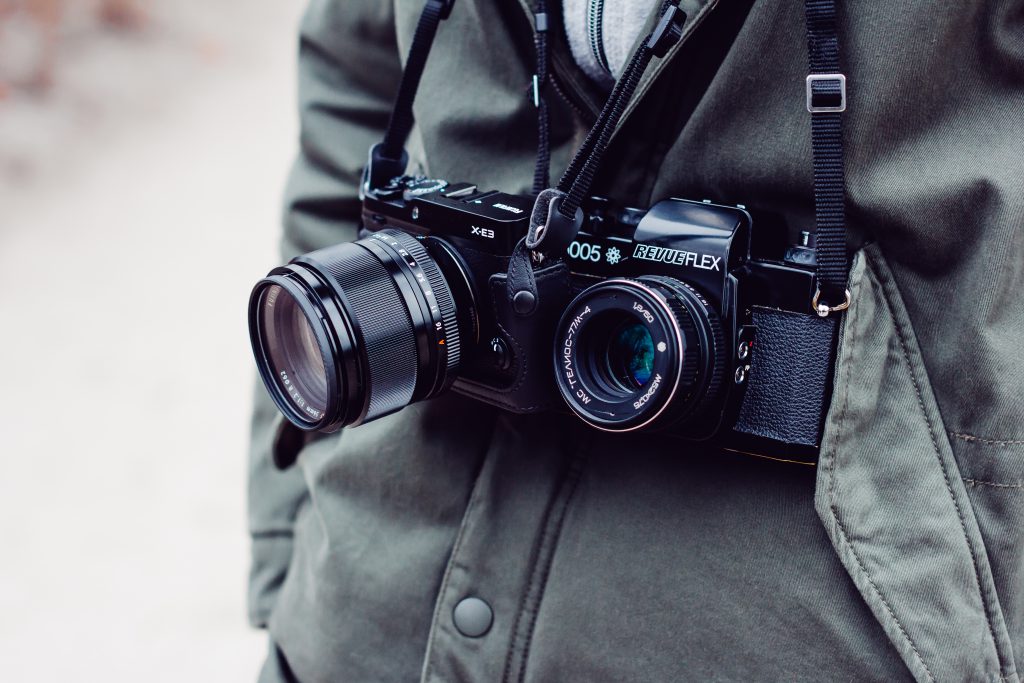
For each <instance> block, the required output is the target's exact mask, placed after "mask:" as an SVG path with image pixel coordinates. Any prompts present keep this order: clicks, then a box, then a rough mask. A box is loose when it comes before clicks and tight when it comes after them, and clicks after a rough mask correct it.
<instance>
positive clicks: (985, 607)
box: [871, 258, 1003, 677]
mask: <svg viewBox="0 0 1024 683" xmlns="http://www.w3.org/2000/svg"><path fill="white" fill-rule="evenodd" d="M871 260H872V261H873V260H874V259H873V258H871ZM872 275H874V273H872ZM881 280H882V278H881V276H879V284H880V285H881V286H882V296H883V298H884V299H885V305H886V307H887V308H888V309H889V315H890V316H891V318H892V321H893V326H894V328H895V329H896V336H897V337H898V338H899V340H900V347H901V350H902V352H903V359H904V360H905V361H906V363H907V368H908V369H909V370H910V381H911V383H912V384H913V385H914V392H915V393H916V394H917V405H918V408H919V409H920V410H921V415H922V416H923V417H924V419H925V423H926V424H927V425H928V435H929V437H930V438H931V441H932V449H933V450H934V451H935V459H936V460H937V461H938V463H939V469H940V470H942V478H943V480H944V482H945V484H946V492H947V493H948V494H949V498H950V500H951V501H952V502H953V507H954V509H956V514H957V517H958V518H959V520H960V530H961V532H962V533H963V536H964V542H965V543H967V549H968V551H969V552H970V555H971V565H972V566H973V568H974V580H975V583H976V585H977V587H978V597H979V598H980V599H981V606H982V611H983V613H984V615H985V622H986V624H987V625H988V634H989V637H990V638H991V639H992V648H993V649H994V650H995V654H996V661H997V663H998V666H999V668H1000V671H999V676H1000V677H1002V676H1003V672H1002V668H1003V662H1002V656H1001V653H1000V651H999V644H998V641H997V640H996V634H995V626H994V623H993V617H992V613H991V606H990V605H989V601H988V600H986V598H985V592H984V591H983V590H982V587H981V586H982V584H981V569H980V567H979V566H978V554H977V550H976V549H975V547H974V543H972V542H971V537H970V535H969V534H968V533H967V521H966V520H965V519H964V513H963V509H962V508H961V506H960V501H958V500H957V498H956V496H955V495H954V493H953V485H952V482H951V480H950V477H949V471H948V470H947V469H946V463H945V462H944V461H943V459H942V453H941V451H940V450H939V441H938V437H937V436H936V429H935V425H934V424H933V423H932V419H931V417H930V416H929V415H928V412H927V411H926V410H925V407H924V398H923V396H922V395H921V387H920V385H919V384H918V381H917V375H916V373H915V372H914V365H913V364H912V363H911V361H910V351H909V349H908V347H907V341H906V338H905V336H904V333H903V328H902V325H901V323H900V321H899V320H898V319H897V317H896V311H895V309H894V308H893V305H892V301H891V300H890V298H889V297H890V293H889V291H888V288H887V284H889V282H890V281H889V280H888V278H887V277H886V282H882V281H881Z"/></svg>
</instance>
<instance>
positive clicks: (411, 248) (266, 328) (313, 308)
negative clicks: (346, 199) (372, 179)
mask: <svg viewBox="0 0 1024 683" xmlns="http://www.w3.org/2000/svg"><path fill="white" fill-rule="evenodd" d="M475 334H476V307H475V302H474V298H473V293H472V287H471V285H470V279H469V277H468V272H467V270H466V268H465V265H464V264H463V263H462V261H461V259H460V258H459V257H458V255H457V254H456V253H455V252H454V250H452V249H451V247H450V246H448V245H447V244H446V243H445V242H443V241H442V240H439V239H436V238H427V239H425V240H421V239H417V238H415V237H412V236H410V235H407V234H406V233H403V232H400V231H397V230H382V231H380V232H377V233H374V234H373V235H371V236H370V237H367V238H366V239H362V240H359V241H357V242H349V243H344V244H339V245H336V246H333V247H328V248H326V249H321V250H319V251H314V252H311V253H309V254H305V255H304V256H300V257H299V258H297V259H295V260H294V261H292V262H291V263H289V264H288V265H287V266H283V267H281V268H276V269H274V270H273V271H271V273H270V274H269V275H268V276H267V277H266V278H264V279H263V280H261V281H260V282H259V283H257V285H256V287H255V288H254V289H253V292H252V296H251V297H250V302H249V336H250V339H251V341H252V347H253V352H254V354H255V356H256V364H257V367H258V369H259V371H260V376H261V377H262V378H263V382H264V384H265V385H266V387H267V390H268V391H269V392H270V395H271V397H272V398H273V399H274V401H275V403H276V404H277V407H278V408H279V409H280V410H281V412H282V413H284V415H285V416H286V417H287V418H288V419H289V420H290V421H291V422H292V423H293V424H295V425H296V426H297V427H299V428H301V429H304V430H309V431H312V430H318V431H333V430H335V429H338V428H339V427H344V426H348V425H356V424H361V423H363V422H367V421H369V420H373V419H375V418H378V417H381V416H383V415H387V414H389V413H392V412H395V411H396V410H399V409H401V408H403V407H404V406H406V405H408V404H410V403H413V402H416V401H419V400H423V399H426V398H430V397H431V396H435V395H436V394H438V393H440V392H442V391H444V390H445V389H447V388H448V387H449V386H450V385H451V383H452V382H453V381H454V380H455V377H456V375H457V373H458V368H459V364H460V362H461V360H462V353H463V348H464V347H463V344H464V343H471V342H472V341H473V337H475Z"/></svg>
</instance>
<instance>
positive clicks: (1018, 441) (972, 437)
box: [949, 432, 1024, 446]
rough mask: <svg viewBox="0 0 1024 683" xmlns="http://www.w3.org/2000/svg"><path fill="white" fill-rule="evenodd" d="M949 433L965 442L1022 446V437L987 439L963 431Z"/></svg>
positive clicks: (1023, 440) (1023, 443)
mask: <svg viewBox="0 0 1024 683" xmlns="http://www.w3.org/2000/svg"><path fill="white" fill-rule="evenodd" d="M949 435H950V436H952V437H955V438H957V439H960V440H961V441H966V442H967V443H983V444H985V445H986V446H1024V439H988V438H985V437H981V436H975V435H974V434H965V433H963V432H950V433H949Z"/></svg>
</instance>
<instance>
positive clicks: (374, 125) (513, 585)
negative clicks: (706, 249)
mask: <svg viewBox="0 0 1024 683" xmlns="http://www.w3.org/2000/svg"><path fill="white" fill-rule="evenodd" d="M549 4H555V5H557V4H558V3H549ZM839 5H840V48H841V63H842V65H843V70H844V72H845V73H846V75H847V77H848V82H849V109H848V111H847V112H846V114H845V115H844V121H845V124H844V125H845V140H846V150H847V156H846V163H847V190H848V198H849V205H848V215H849V223H850V241H851V249H852V250H854V251H855V259H854V266H853V271H852V275H851V291H852V298H853V305H852V306H851V308H850V310H849V311H848V313H847V314H846V315H845V317H844V320H843V325H842V330H841V340H840V351H839V359H838V364H837V370H836V376H835V387H834V393H833V397H832V404H831V408H830V412H829V416H828V421H827V425H826V430H825V437H824V445H823V448H822V453H821V460H820V463H819V464H818V466H817V467H816V468H810V467H800V466H795V465H785V464H780V463H776V462H767V461H760V460H756V459H753V458H749V457H742V456H737V455H728V454H725V453H720V452H714V451H713V450H711V449H709V448H707V447H700V446H697V445H694V444H692V443H687V442H684V441H679V440H673V439H666V438H661V437H656V436H650V435H638V436H610V435H605V434H599V433H597V432H594V431H592V430H589V429H587V428H585V427H583V426H582V425H581V424H580V423H579V421H578V420H576V419H575V418H572V417H569V416H565V415H536V416H516V415H511V414H508V413H502V412H500V411H498V410H496V409H493V408H490V407H487V406H484V405H482V404H480V403H477V402H475V401H472V400H469V399H466V398H463V397H460V396H457V395H448V396H445V397H441V398H438V399H434V400H431V401H428V402H426V403H423V404H419V405H415V406H412V407H409V408H406V409H405V410H403V411H401V412H400V413H398V414H395V415H393V416H390V417H388V418H384V419H381V420H379V421H376V422H373V423H370V424H368V425H364V426H361V427H358V428H354V429H349V430H344V431H343V432H342V433H340V434H337V435H334V436H331V437H328V438H323V439H320V440H317V441H314V442H313V443H310V444H309V445H307V446H306V447H305V448H304V449H303V451H302V453H301V455H300V457H299V460H298V463H297V464H296V465H295V466H294V467H292V468H291V469H289V470H287V471H284V472H279V471H277V470H275V469H274V468H273V466H272V464H271V461H270V456H269V453H270V445H271V441H272V435H273V433H274V430H275V429H276V428H277V425H278V424H279V423H280V420H281V419H282V418H280V417H279V416H278V415H277V413H276V411H275V410H274V409H273V408H272V407H271V406H270V403H269V401H268V400H267V399H266V398H265V397H264V395H263V389H262V387H261V388H260V389H259V391H258V398H257V409H256V414H255V420H254V427H253V441H252V444H253V447H252V455H251V479H250V527H251V531H252V536H253V569H252V577H251V583H250V619H251V621H252V623H253V624H256V625H268V627H269V631H270V635H271V639H272V641H273V644H274V647H273V649H272V655H271V657H270V659H269V660H268V662H267V665H266V668H265V670H264V679H265V680H289V679H293V678H294V679H298V680H301V681H328V680H330V681H408V680H417V679H420V680H423V681H489V682H490V681H541V682H547V681H623V680H638V681H681V680H692V681H709V680H722V681H738V680H745V681H747V680H757V681H762V680H764V681H776V680H777V681H804V680H856V681H872V680H900V679H912V680H917V681H989V682H992V681H1018V680H1019V678H1018V673H1017V669H1016V663H1017V662H1020V661H1024V659H1022V658H1024V530H1022V523H1024V363H1022V362H1021V351H1020V348H1021V343H1020V340H1021V337H1022V336H1024V2H1022V1H1021V0H975V1H974V2H963V3H943V2H938V0H932V1H931V2H929V1H927V0H905V1H903V2H877V1H874V0H849V1H846V2H839ZM682 6H683V8H684V9H685V10H686V12H687V15H688V17H689V18H688V20H687V23H686V27H685V31H686V32H685V36H684V39H683V41H682V42H681V43H680V45H679V46H678V47H677V48H676V49H674V50H673V51H672V53H671V54H670V55H669V56H668V57H667V58H666V59H664V60H660V61H659V62H656V63H655V64H654V65H653V66H652V68H651V69H650V71H649V73H648V74H647V76H646V77H645V78H644V81H643V83H642V85H641V87H640V89H639V92H638V94H637V98H636V99H635V100H634V105H633V106H631V107H630V110H629V111H628V112H627V115H626V117H625V119H624V121H623V123H622V125H621V126H620V128H619V129H618V131H617V133H616V136H615V138H614V140H613V143H612V147H611V149H610V153H609V160H608V162H607V163H606V164H605V167H604V169H605V170H604V171H603V173H602V175H601V176H600V177H599V179H598V183H597V187H596V188H595V189H596V190H597V191H599V192H601V193H605V194H608V195H611V196H613V197H614V198H616V199H619V200H622V201H624V202H628V203H629V204H631V205H635V206H643V205H648V204H649V203H651V202H653V201H655V200H658V199H662V198H666V197H672V196H674V197H683V198H692V199H703V198H710V199H714V200H718V201H721V202H723V203H743V204H746V205H748V206H751V207H755V208H760V209H766V210H771V211H777V212H780V213H782V214H783V215H785V216H786V217H787V218H788V219H789V221H790V223H791V224H792V225H793V226H796V227H805V228H807V227H809V226H810V225H811V223H812V221H811V216H812V193H811V185H812V184H811V151H810V121H809V117H810V115H809V114H808V113H807V111H806V109H805V107H804V76H805V74H806V68H807V65H806V59H807V58H806V45H805V38H804V23H803V3H802V2H800V1H799V0H721V1H720V2H719V3H718V4H717V6H715V3H713V2H704V1H703V0H684V2H683V5H682ZM421 7H422V3H421V2H419V1H414V0H333V1H332V0H313V2H312V4H311V6H310V8H309V11H308V13H307V15H306V17H305V19H304V22H303V25H302V37H301V64H300V69H301V73H300V92H299V95H300V104H301V116H302V138H301V153H300V155H299V158H298V161H297V162H296V165H295V168H294V171H293V173H292V176H291V181H290V183H289V186H288V191H287V200H286V213H285V235H284V242H283V252H284V256H286V257H291V256H293V255H295V254H298V253H301V252H304V251H307V250H310V249H313V248H316V247H321V246H325V245H329V244H332V243H335V242H338V241H340V240H345V239H351V238H353V236H354V235H355V230H356V225H357V220H358V213H359V202H358V198H357V183H358V179H359V174H360V169H361V166H362V165H363V163H364V160H365V158H366V152H367V149H368V147H369V146H370V145H371V144H372V143H374V142H376V141H378V139H379V138H380V136H381V133H382V130H383V127H384V125H385V124H386V122H387V117H388V112H389V107H390V103H391V98H392V97H393V95H394V93H395V90H396V85H397V81H398V79H399V77H400V73H401V72H400V69H401V64H400V58H401V55H403V54H404V53H405V52H406V50H407V49H408V47H409V41H410V38H411V35H412V32H413V28H414V26H415V22H416V19H417V16H418V13H419V10H420V9H421ZM527 10H528V8H527V7H526V2H525V1H524V2H521V3H516V2H514V1H513V0H504V1H503V2H500V1H498V0H458V2H457V3H456V6H455V9H454V12H453V13H452V15H451V18H450V19H449V20H448V21H446V22H445V23H444V24H442V26H441V28H440V31H439V33H438V38H437V41H436V44H435V46H434V50H433V52H432V54H431V56H430V60H429V62H428V65H427V69H426V73H425V74H424V76H423V81H422V86H421V88H420V95H419V98H418V100H417V104H416V116H417V120H418V126H417V128H416V130H415V131H414V132H413V135H412V139H411V140H410V152H411V155H412V158H413V162H414V164H415V165H417V166H419V167H420V168H422V169H423V170H424V171H425V172H427V173H429V174H431V175H433V176H438V177H445V178H449V179H451V180H453V181H458V180H468V181H473V182H476V183H479V184H480V185H481V186H486V187H493V188H500V189H504V190H506V191H524V190H526V189H527V188H528V185H529V181H530V179H531V177H532V167H533V159H534V153H535V144H536V143H535V140H536V121H535V112H534V109H533V105H532V101H531V97H530V95H529V90H528V84H529V83H530V79H531V74H532V73H533V66H532V65H533V59H534V56H533V49H532V34H531V25H532V24H531V20H530V18H529V14H528V11H527ZM553 36H554V39H555V45H554V48H553V52H554V69H555V74H556V84H557V88H556V90H557V92H555V91H552V92H551V93H550V94H551V100H552V107H553V114H552V116H553V140H554V148H555V149H554V162H553V171H554V173H555V174H557V173H558V172H560V170H561V169H562V168H564V165H565V164H566V163H567V159H568V155H569V154H570V153H571V151H572V149H573V147H574V145H576V144H578V142H579V140H580V134H581V132H582V131H584V130H585V127H586V126H587V125H588V124H589V123H590V122H591V121H592V119H593V116H594V112H595V111H596V109H597V108H598V107H599V106H600V103H601V93H599V92H595V90H594V88H593V86H591V85H590V84H589V83H588V82H587V81H586V79H585V78H584V77H583V76H582V75H580V74H579V72H578V71H577V69H576V67H575V66H574V64H573V62H572V59H571V57H570V56H569V51H568V50H567V49H566V47H565V39H564V36H562V35H561V33H560V29H559V28H558V26H557V23H556V27H555V30H554V32H553ZM556 177H557V175H556ZM755 229H756V226H755ZM468 596H473V597H477V598H480V599H482V600H483V601H484V602H486V603H487V604H488V605H489V607H490V608H491V610H492V612H493V623H492V624H491V625H490V628H489V630H488V631H487V632H486V633H485V634H484V635H482V636H478V637H469V636H467V635H464V631H465V629H462V630H460V629H459V627H458V626H457V625H456V624H455V621H454V619H453V610H454V608H455V606H456V605H457V604H459V602H460V601H461V600H463V599H464V598H466V597H468Z"/></svg>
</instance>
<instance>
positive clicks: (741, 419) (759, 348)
mask: <svg viewBox="0 0 1024 683" xmlns="http://www.w3.org/2000/svg"><path fill="white" fill-rule="evenodd" d="M752 313H753V322H754V325H755V327H756V328H757V332H756V337H755V340H754V346H753V354H752V358H751V364H750V378H749V380H748V385H747V391H746V394H745V395H744V397H743V402H742V403H741V405H740V411H739V416H738V418H737V420H736V425H735V427H734V429H735V431H737V432H742V433H744V434H751V435H754V436H759V437H766V438H769V439H773V440H775V441H780V442H782V443H788V444H798V445H802V446H813V447H817V446H818V445H819V442H820V440H821V430H822V425H823V424H824V420H825V415H826V414H827V412H828V403H829V400H830V398H831V393H832V391H831V389H832V371H833V365H834V361H835V341H836V321H835V319H834V318H833V317H829V318H819V317H818V316H816V315H811V314H801V313H793V312H791V311H782V310H779V309H774V308H763V307H759V306H755V307H754V308H753V311H752Z"/></svg>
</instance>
